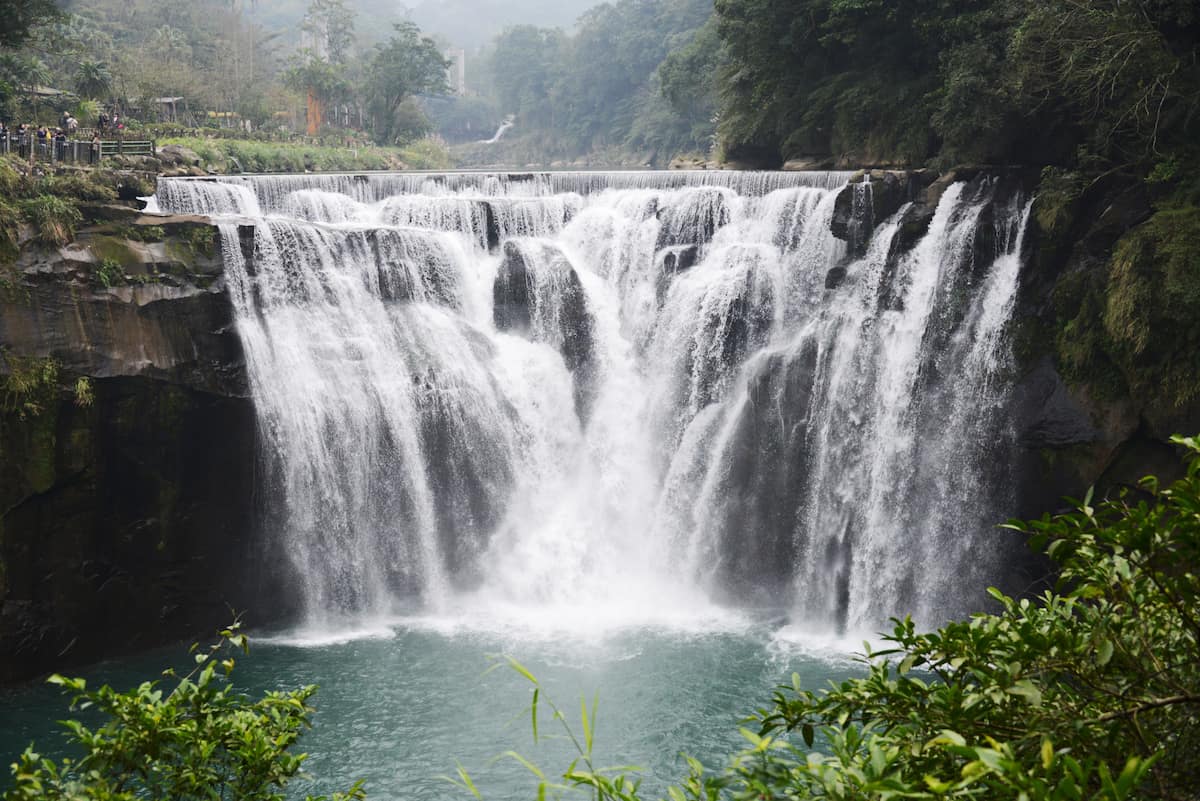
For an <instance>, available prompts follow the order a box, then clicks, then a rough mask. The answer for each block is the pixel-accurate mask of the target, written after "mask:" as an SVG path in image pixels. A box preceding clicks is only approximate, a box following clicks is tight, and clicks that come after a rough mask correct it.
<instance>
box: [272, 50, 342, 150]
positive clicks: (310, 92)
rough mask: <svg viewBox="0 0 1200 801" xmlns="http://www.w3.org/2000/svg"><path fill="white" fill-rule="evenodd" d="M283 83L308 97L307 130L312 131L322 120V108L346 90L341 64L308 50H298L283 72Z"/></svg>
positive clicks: (323, 116) (340, 97) (310, 132)
mask: <svg viewBox="0 0 1200 801" xmlns="http://www.w3.org/2000/svg"><path fill="white" fill-rule="evenodd" d="M284 83H285V84H287V85H288V86H289V87H290V88H292V89H294V90H296V91H298V92H300V93H302V94H304V95H305V96H306V97H307V100H308V133H309V135H310V136H311V135H314V134H316V133H317V131H318V130H319V129H320V127H321V126H322V125H323V124H324V119H325V109H326V108H328V107H329V106H331V105H335V104H337V103H339V102H341V101H342V100H343V99H344V98H345V97H347V96H348V95H349V94H350V91H351V88H350V84H349V82H348V81H347V80H346V70H345V67H343V66H341V65H338V64H331V63H330V62H328V61H326V60H325V59H323V58H321V57H320V56H318V55H317V54H316V53H315V52H313V51H312V50H304V51H301V52H300V53H299V54H298V55H297V56H296V57H294V59H293V61H292V65H291V67H289V68H288V70H287V72H286V73H284Z"/></svg>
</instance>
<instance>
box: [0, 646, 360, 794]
mask: <svg viewBox="0 0 1200 801" xmlns="http://www.w3.org/2000/svg"><path fill="white" fill-rule="evenodd" d="M238 629H239V626H238V624H237V623H234V624H233V625H232V626H230V627H229V628H228V629H225V630H224V631H222V632H221V633H220V639H219V640H218V641H217V642H216V643H214V644H213V645H211V646H209V647H208V648H206V649H200V648H199V647H198V646H195V645H194V646H192V653H193V656H194V666H193V667H192V670H191V672H189V673H188V674H187V675H185V676H183V677H182V678H180V677H179V676H177V674H176V672H175V671H174V670H173V669H169V670H166V671H164V672H163V677H164V678H165V679H169V680H172V681H173V682H174V686H173V687H171V688H170V689H164V688H163V687H162V686H161V682H158V681H148V682H143V683H142V684H140V685H139V686H138V687H136V688H134V689H132V690H129V691H127V692H118V691H116V690H114V689H112V688H111V687H109V686H107V685H105V686H102V687H100V688H98V689H94V690H89V689H88V687H87V682H86V681H85V680H84V679H71V678H65V677H63V676H59V675H54V676H51V677H50V679H49V681H50V682H51V683H52V684H57V685H60V686H61V687H63V688H64V689H65V690H67V691H69V692H71V693H72V694H73V695H72V701H71V709H72V710H73V711H80V712H82V711H84V710H92V712H93V713H95V712H98V713H100V714H101V715H103V716H104V718H105V720H104V722H103V723H101V724H100V725H99V726H98V727H96V728H88V727H87V726H85V725H84V724H83V723H81V722H80V721H79V720H68V721H65V722H64V725H65V726H66V728H67V737H68V740H69V741H70V742H72V743H73V744H75V745H77V746H79V747H81V748H82V750H83V754H84V755H83V756H82V757H80V758H79V759H77V760H73V759H70V758H64V759H62V760H61V761H60V762H55V761H54V760H52V759H49V758H46V757H44V756H41V755H39V754H38V753H36V752H35V751H34V750H33V747H32V746H30V747H29V748H27V749H26V750H25V752H24V753H23V754H21V756H20V758H19V759H18V761H17V762H16V763H14V764H13V765H12V773H13V778H14V782H15V786H14V787H13V788H12V789H10V790H9V791H7V792H6V793H4V795H3V796H2V798H3V801H35V799H37V801H135V800H136V801H146V800H147V799H149V800H150V801H160V800H161V801H167V800H168V799H170V801H189V800H190V799H205V801H210V800H211V799H220V800H221V801H283V800H284V798H285V795H284V788H285V787H286V786H287V784H288V782H289V781H290V780H291V779H293V778H295V777H296V776H299V775H302V774H301V766H302V765H303V763H304V760H305V758H306V756H307V755H306V754H293V753H291V752H290V749H291V748H292V746H294V745H295V744H296V742H297V740H298V739H299V738H300V736H301V735H302V734H303V733H304V731H305V730H306V729H307V728H309V726H310V725H311V723H310V716H311V714H312V712H313V709H312V707H311V706H309V705H308V700H309V699H310V698H311V697H312V696H313V694H314V693H315V692H316V691H317V688H316V686H315V685H310V686H307V687H303V688H301V689H299V690H293V691H290V692H268V693H267V694H266V695H264V696H263V698H261V699H259V700H257V701H254V700H251V699H250V698H249V697H247V696H246V695H243V694H241V693H238V692H235V690H234V687H233V684H232V683H231V681H230V676H231V674H232V672H233V668H234V664H235V660H234V655H233V652H235V651H241V652H242V653H249V646H248V643H247V640H246V635H245V634H242V633H240V632H239V630H238ZM365 797H366V793H365V792H364V791H363V786H362V782H361V781H360V782H357V783H356V784H355V785H354V786H353V787H351V788H350V790H349V791H348V792H346V793H335V794H334V795H333V796H332V797H331V798H330V799H326V798H325V797H324V796H322V797H320V798H313V797H312V796H309V799H308V801H361V799H363V798H365Z"/></svg>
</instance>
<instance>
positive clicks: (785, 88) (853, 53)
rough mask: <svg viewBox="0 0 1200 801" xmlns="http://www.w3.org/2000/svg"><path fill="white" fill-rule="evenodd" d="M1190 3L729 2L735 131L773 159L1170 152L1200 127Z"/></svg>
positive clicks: (726, 127) (724, 12)
mask: <svg viewBox="0 0 1200 801" xmlns="http://www.w3.org/2000/svg"><path fill="white" fill-rule="evenodd" d="M1185 5H1186V4H1185ZM1185 5H1180V4H1178V3H1176V2H1174V0H1170V1H1169V2H1157V0H1137V1H1136V2H1112V1H1111V0H1048V1H1045V0H967V2H956V3H947V2H936V3H931V2H925V1H924V0H899V2H883V0H717V1H716V12H717V19H718V31H719V33H720V37H721V41H722V42H723V44H724V48H725V50H724V52H725V62H724V66H723V68H722V70H721V107H720V113H721V126H720V130H721V135H722V137H723V140H724V142H725V144H726V147H727V148H728V149H729V150H731V151H732V152H734V153H737V152H739V151H742V152H745V153H747V154H748V155H752V156H756V157H757V158H758V159H759V160H761V161H764V162H772V161H774V162H777V161H779V160H781V159H785V158H788V157H791V156H796V155H802V154H833V155H842V156H846V157H847V159H848V160H850V161H857V162H859V163H863V162H867V163H870V162H876V163H878V162H886V161H901V162H906V163H910V164H923V163H930V162H932V163H934V164H936V165H939V166H948V165H951V164H954V163H960V162H964V161H968V162H973V163H986V162H989V161H1011V162H1018V163H1029V162H1031V161H1032V162H1035V163H1038V162H1040V163H1072V162H1077V155H1076V154H1077V152H1079V148H1080V147H1083V148H1084V152H1085V153H1087V154H1089V157H1090V158H1091V159H1092V160H1093V161H1094V163H1095V164H1097V165H1105V166H1106V167H1110V166H1112V165H1115V164H1123V163H1128V162H1138V163H1142V162H1147V161H1153V160H1157V159H1159V158H1160V157H1161V156H1162V155H1163V154H1164V153H1165V152H1168V151H1169V149H1172V148H1180V147H1184V146H1185V145H1186V143H1189V142H1194V141H1195V138H1196V135H1197V132H1198V131H1200V128H1198V126H1200V122H1198V115H1197V111H1198V110H1200V19H1198V18H1197V15H1196V14H1195V12H1194V5H1192V6H1189V7H1187V8H1186V10H1185Z"/></svg>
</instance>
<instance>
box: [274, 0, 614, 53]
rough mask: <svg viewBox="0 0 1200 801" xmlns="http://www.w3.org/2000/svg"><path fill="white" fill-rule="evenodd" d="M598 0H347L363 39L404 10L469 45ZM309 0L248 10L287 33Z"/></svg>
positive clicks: (563, 18)
mask: <svg viewBox="0 0 1200 801" xmlns="http://www.w3.org/2000/svg"><path fill="white" fill-rule="evenodd" d="M601 2H603V0H348V3H347V5H349V6H350V7H351V8H353V9H354V11H355V12H356V14H357V16H356V18H355V29H356V30H357V32H358V35H359V37H360V40H362V41H364V42H365V43H370V42H374V41H380V40H382V39H385V38H387V34H388V32H389V30H390V27H391V23H393V22H395V21H396V20H398V19H400V18H402V17H403V16H404V15H405V14H409V15H411V17H412V19H413V20H414V21H415V22H416V23H417V24H418V25H420V26H421V29H422V30H424V31H425V32H426V33H429V34H431V35H433V34H436V35H438V36H440V37H442V38H445V39H446V40H448V41H449V42H450V43H451V44H453V45H455V46H458V47H465V48H467V49H469V50H473V49H475V48H477V47H479V46H480V45H483V44H486V43H487V42H488V41H489V40H490V39H491V38H492V37H493V36H495V35H496V34H498V33H500V31H502V30H503V29H504V28H505V27H507V26H509V25H520V24H533V25H541V26H544V27H563V28H570V27H571V26H572V25H573V24H574V22H575V20H576V19H578V17H579V15H580V14H582V13H583V12H584V11H586V10H587V9H588V8H591V7H592V6H595V5H599V4H600V3H601ZM307 7H308V0H258V2H257V3H255V4H254V6H253V7H252V12H251V13H252V14H253V15H254V17H255V18H256V19H258V20H259V21H260V22H262V24H264V25H265V26H267V27H268V28H270V29H273V30H282V31H283V32H284V33H285V35H287V37H288V38H289V39H291V38H295V36H293V35H292V34H295V35H296V36H298V35H299V27H300V18H301V17H302V16H303V15H304V11H305V9H306V8H307Z"/></svg>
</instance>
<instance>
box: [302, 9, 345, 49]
mask: <svg viewBox="0 0 1200 801" xmlns="http://www.w3.org/2000/svg"><path fill="white" fill-rule="evenodd" d="M301 29H302V30H303V31H304V32H305V33H307V34H308V35H309V36H311V37H312V38H313V46H314V47H313V49H315V50H316V51H317V52H319V53H323V54H324V55H325V57H326V60H327V61H329V63H331V64H345V63H346V58H347V56H348V55H349V53H350V48H351V47H353V45H354V12H353V11H351V10H350V9H349V8H347V7H346V3H345V0H311V2H310V3H309V4H308V13H306V14H305V15H304V22H303V23H302V24H301Z"/></svg>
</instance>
